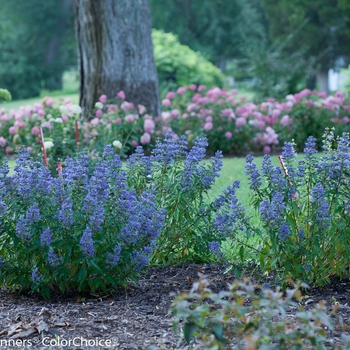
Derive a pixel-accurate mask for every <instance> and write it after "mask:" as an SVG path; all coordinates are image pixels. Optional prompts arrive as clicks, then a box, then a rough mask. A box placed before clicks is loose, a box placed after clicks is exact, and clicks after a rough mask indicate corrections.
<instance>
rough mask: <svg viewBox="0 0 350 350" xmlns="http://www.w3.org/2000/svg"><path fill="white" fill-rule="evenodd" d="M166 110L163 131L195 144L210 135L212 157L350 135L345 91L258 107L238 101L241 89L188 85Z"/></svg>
mask: <svg viewBox="0 0 350 350" xmlns="http://www.w3.org/2000/svg"><path fill="white" fill-rule="evenodd" d="M162 105H163V113H162V116H161V122H162V125H163V126H162V130H166V129H167V128H171V129H172V130H173V131H174V132H175V133H176V134H178V135H180V134H186V135H188V140H189V141H193V140H194V139H196V138H197V137H200V136H205V137H207V138H208V140H209V148H210V151H211V152H215V151H216V150H217V149H220V150H222V151H223V152H224V153H234V154H239V153H242V152H246V151H247V150H249V151H250V152H251V151H254V150H260V151H263V152H264V153H271V152H273V151H274V150H275V149H276V147H279V148H280V147H281V145H283V143H284V142H285V141H289V140H291V139H294V140H295V142H296V144H297V145H300V146H301V145H303V144H304V143H305V141H306V139H307V138H308V137H309V136H310V135H314V136H315V137H316V138H317V139H318V142H319V144H318V145H319V146H320V143H321V139H322V134H323V132H324V130H325V128H326V127H329V128H330V127H334V128H335V129H336V133H337V134H341V133H342V132H343V131H349V130H350V105H347V104H346V103H345V98H344V94H343V93H342V92H337V93H336V94H335V95H334V96H333V95H330V96H328V97H327V96H326V94H325V93H322V92H321V93H319V92H317V91H310V90H308V89H304V90H302V91H300V92H299V93H297V94H294V95H288V96H286V98H285V100H284V101H277V100H275V99H274V98H268V99H267V100H266V101H261V102H258V103H257V102H256V103H253V102H246V101H245V99H244V98H238V97H237V90H227V89H225V88H224V89H220V88H218V87H212V88H210V89H209V90H208V89H206V87H204V86H199V87H196V88H195V89H194V88H193V87H192V88H191V87H189V86H187V87H186V86H185V87H182V88H179V89H178V90H177V91H176V92H175V91H172V92H169V93H168V94H167V95H166V98H165V99H164V100H163V101H162Z"/></svg>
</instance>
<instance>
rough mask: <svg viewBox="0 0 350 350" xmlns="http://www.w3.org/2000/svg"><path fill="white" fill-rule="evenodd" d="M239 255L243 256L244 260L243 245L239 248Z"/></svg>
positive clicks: (242, 259)
mask: <svg viewBox="0 0 350 350" xmlns="http://www.w3.org/2000/svg"><path fill="white" fill-rule="evenodd" d="M239 257H240V258H241V261H242V262H244V247H243V246H241V247H240V248H239Z"/></svg>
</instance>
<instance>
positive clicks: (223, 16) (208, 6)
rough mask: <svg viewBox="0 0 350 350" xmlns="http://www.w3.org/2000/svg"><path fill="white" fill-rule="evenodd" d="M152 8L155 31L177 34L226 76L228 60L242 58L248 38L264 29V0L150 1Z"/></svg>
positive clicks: (182, 41) (183, 42)
mask: <svg viewBox="0 0 350 350" xmlns="http://www.w3.org/2000/svg"><path fill="white" fill-rule="evenodd" d="M150 7H151V14H152V25H153V27H154V28H157V29H163V30H164V31H165V32H172V33H175V34H176V35H177V36H178V38H179V40H180V42H181V44H184V45H188V46H189V47H190V48H191V49H193V50H195V51H201V52H202V53H203V54H204V55H205V56H207V57H208V58H209V59H210V60H211V61H212V62H213V63H215V64H216V65H217V66H218V67H219V68H220V69H221V71H222V72H224V73H225V69H226V63H227V61H228V60H230V59H232V58H238V57H242V48H243V47H244V45H246V44H247V43H246V42H245V38H246V37H252V36H256V35H257V34H258V33H259V30H260V24H261V23H260V18H259V16H260V14H259V11H260V10H262V8H261V6H260V0H231V1H227V0H215V1H212V0H176V1H174V0H162V1H159V0H150Z"/></svg>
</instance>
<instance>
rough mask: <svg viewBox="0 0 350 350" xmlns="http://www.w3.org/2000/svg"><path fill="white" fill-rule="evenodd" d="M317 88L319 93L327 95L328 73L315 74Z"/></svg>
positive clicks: (321, 71)
mask: <svg viewBox="0 0 350 350" xmlns="http://www.w3.org/2000/svg"><path fill="white" fill-rule="evenodd" d="M317 87H318V90H319V91H323V92H326V93H327V95H328V93H329V87H328V71H327V70H320V71H318V72H317Z"/></svg>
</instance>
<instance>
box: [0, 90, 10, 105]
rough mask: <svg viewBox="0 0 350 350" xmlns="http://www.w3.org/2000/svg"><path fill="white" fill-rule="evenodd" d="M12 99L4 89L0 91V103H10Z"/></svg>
mask: <svg viewBox="0 0 350 350" xmlns="http://www.w3.org/2000/svg"><path fill="white" fill-rule="evenodd" d="M11 99H12V97H11V94H10V92H9V91H8V90H6V89H0V102H1V101H2V100H3V101H6V102H10V101H11Z"/></svg>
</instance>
